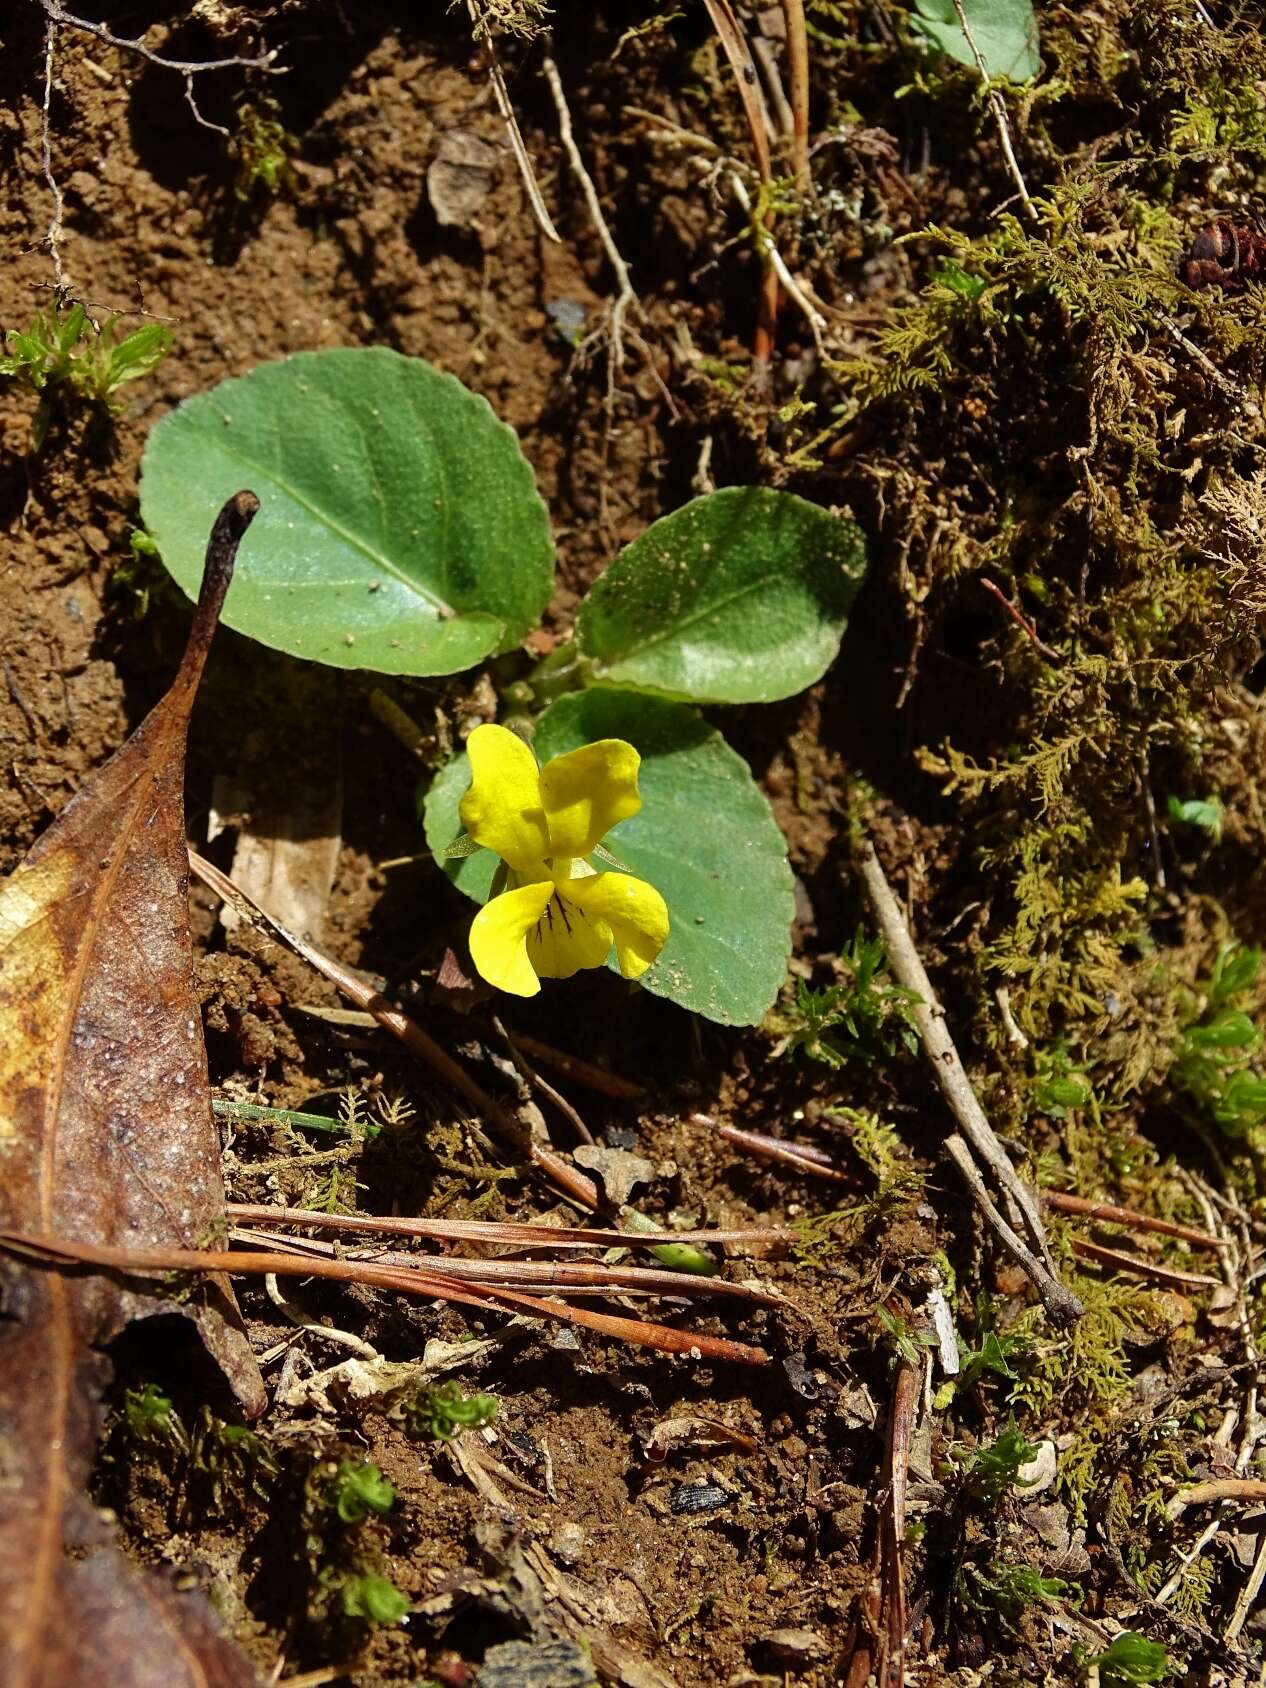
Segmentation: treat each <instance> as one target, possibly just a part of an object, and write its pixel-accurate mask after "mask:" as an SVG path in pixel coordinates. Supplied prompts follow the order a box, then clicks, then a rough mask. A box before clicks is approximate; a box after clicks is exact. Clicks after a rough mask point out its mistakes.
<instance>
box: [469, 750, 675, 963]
mask: <svg viewBox="0 0 1266 1688" xmlns="http://www.w3.org/2000/svg"><path fill="white" fill-rule="evenodd" d="M466 749H467V752H468V754H469V756H470V773H471V780H470V789H469V790H468V791H467V793H466V795H465V796H464V797H463V798H462V800H461V805H460V813H461V817H462V825H463V826H464V827H465V828H466V831H467V833H468V835H469V837H470V838H471V840H472V841H473V842H474V843H475V844H479V845H482V846H484V847H485V848H486V849H489V850H493V851H495V852H496V854H497V855H498V856H500V857H501V859H502V861H503V862H504V863H505V864H506V889H505V890H504V891H502V892H501V894H500V895H499V896H496V897H492V898H490V899H489V901H488V902H487V903H486V904H485V905H484V907H483V908H481V909H480V911H479V913H478V914H477V915H476V916H475V919H474V923H473V925H472V926H471V929H470V953H471V958H472V960H473V961H474V963H475V966H476V968H477V969H478V971H479V972H480V973H481V974H482V975H483V977H484V978H485V979H487V981H488V983H489V984H490V985H495V986H496V987H497V989H498V990H503V991H510V992H511V993H512V994H513V995H515V996H535V995H536V993H537V992H538V991H539V990H540V988H541V980H542V979H569V978H570V977H571V976H572V974H573V973H575V972H577V971H579V969H580V968H582V967H601V966H602V964H603V962H604V961H605V960H606V959H607V956H608V955H609V954H610V953H611V946H612V944H614V945H615V953H616V956H617V958H618V960H619V963H620V971H621V973H623V975H624V977H625V978H626V979H636V978H639V977H640V976H641V975H642V974H643V973H645V971H646V969H647V968H648V967H649V966H650V964H651V962H652V961H654V959H655V957H656V956H657V955H658V954H659V952H660V950H661V949H662V948H663V947H664V940H665V939H666V938H667V936H668V909H667V907H666V905H665V903H664V899H663V898H662V897H661V896H660V894H659V892H658V891H657V890H655V888H654V886H652V885H648V884H646V882H645V881H644V880H641V879H635V878H634V877H633V875H632V874H630V873H599V872H598V871H597V870H596V869H595V868H593V867H591V866H590V864H589V862H588V861H586V859H585V858H586V857H587V856H590V855H592V854H593V853H594V851H595V850H596V849H597V848H598V847H599V845H600V844H601V842H602V839H603V838H604V836H605V835H606V833H607V832H608V831H610V829H611V828H612V827H613V826H615V825H616V823H617V822H618V821H623V820H627V819H628V818H629V816H630V815H635V814H636V813H637V812H638V810H639V809H640V808H641V807H642V799H641V798H640V797H639V796H638V791H637V770H638V767H639V766H640V763H641V758H640V757H639V755H638V753H637V751H636V750H634V748H633V746H632V745H631V744H626V743H625V742H624V740H623V739H599V741H598V742H597V743H596V744H586V745H583V746H582V747H581V748H580V749H579V750H570V751H568V752H567V754H566V755H565V756H556V757H555V758H554V760H553V761H552V762H547V763H546V765H545V767H543V768H538V767H537V763H536V757H535V756H533V754H532V752H531V751H530V750H529V749H528V747H527V745H526V744H524V742H523V740H522V739H521V738H518V737H517V736H516V735H515V734H514V733H512V732H510V731H509V730H508V729H507V728H505V727H493V726H485V727H476V728H475V730H474V732H473V733H472V734H471V735H470V739H469V741H468V742H467V745H466Z"/></svg>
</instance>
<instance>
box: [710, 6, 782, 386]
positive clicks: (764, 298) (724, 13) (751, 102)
mask: <svg viewBox="0 0 1266 1688" xmlns="http://www.w3.org/2000/svg"><path fill="white" fill-rule="evenodd" d="M704 5H705V6H706V7H707V9H708V16H709V17H710V18H711V20H712V27H713V29H715V30H716V32H717V36H718V38H719V40H720V42H721V49H722V51H723V52H724V54H725V56H726V58H727V59H728V60H729V62H730V69H731V70H732V71H733V72H734V80H735V82H736V84H737V85H738V92H739V99H740V100H741V101H742V105H743V113H744V116H745V117H746V118H747V127H748V129H749V130H750V132H751V136H752V150H753V152H755V154H756V169H757V173H758V175H759V176H760V183H761V188H762V189H763V190H764V191H765V192H766V193H767V194H768V193H769V192H771V190H772V188H773V183H774V173H773V168H772V165H771V162H770V157H769V136H768V134H767V132H766V127H765V124H766V118H765V112H764V109H763V107H762V103H761V97H760V83H759V82H758V81H757V79H756V66H755V64H754V63H753V61H752V55H751V53H750V51H749V50H748V46H747V40H746V37H745V36H744V34H743V30H742V27H741V26H740V24H739V21H738V18H737V16H736V15H735V12H734V8H733V6H732V5H731V4H730V0H704ZM764 227H765V230H766V232H767V233H770V234H772V232H773V227H774V212H773V208H772V207H770V209H768V210H767V211H766V213H765V217H764ZM760 258H761V290H760V308H759V314H758V318H757V323H756V338H755V341H754V343H753V346H752V355H753V357H754V358H755V359H756V362H757V363H758V364H760V365H762V366H765V367H767V366H768V365H769V363H770V361H771V359H772V358H773V355H774V334H775V331H776V329H777V326H778V276H777V274H776V273H775V271H774V266H773V262H772V260H771V257H770V253H769V250H768V248H767V247H765V244H764V243H763V242H762V250H761V253H760Z"/></svg>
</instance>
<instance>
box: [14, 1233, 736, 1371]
mask: <svg viewBox="0 0 1266 1688" xmlns="http://www.w3.org/2000/svg"><path fill="white" fill-rule="evenodd" d="M0 1247H4V1248H7V1249H9V1250H10V1251H11V1252H12V1253H15V1254H21V1255H24V1256H26V1257H27V1258H30V1259H34V1260H37V1261H40V1262H42V1263H44V1264H47V1265H50V1266H66V1265H74V1266H90V1267H98V1268H103V1269H105V1270H107V1271H112V1272H127V1273H130V1274H134V1275H144V1276H151V1275H153V1273H155V1272H199V1273H204V1272H229V1273H234V1274H236V1275H239V1276H242V1275H245V1276H251V1277H261V1276H265V1275H266V1274H268V1273H270V1272H271V1273H274V1274H276V1276H278V1277H305V1278H330V1279H332V1280H333V1281H334V1282H336V1283H344V1284H367V1285H369V1286H370V1287H371V1288H374V1289H388V1290H395V1291H397V1292H398V1293H399V1294H401V1295H418V1296H424V1297H426V1298H427V1299H429V1300H434V1301H449V1302H455V1303H457V1304H459V1305H461V1306H465V1307H482V1308H491V1309H497V1308H500V1309H501V1310H503V1311H508V1312H511V1313H520V1314H525V1315H526V1316H527V1317H529V1318H535V1319H553V1320H555V1321H556V1322H557V1323H559V1324H571V1325H583V1326H584V1327H585V1328H587V1329H589V1330H595V1331H598V1332H600V1333H601V1334H602V1335H604V1336H612V1337H615V1338H617V1339H618V1340H620V1341H623V1342H631V1343H634V1344H636V1345H638V1346H640V1347H645V1348H655V1349H658V1350H659V1351H660V1352H661V1353H668V1354H688V1355H692V1356H694V1355H697V1356H698V1357H700V1358H707V1359H715V1360H737V1361H740V1362H742V1363H744V1364H747V1365H765V1364H766V1363H767V1362H768V1358H769V1356H768V1355H767V1354H766V1353H765V1351H764V1349H763V1348H754V1347H751V1346H749V1345H748V1344H747V1343H744V1342H731V1341H730V1340H729V1339H728V1338H725V1337H717V1336H705V1335H703V1334H702V1333H700V1332H692V1331H679V1330H674V1329H673V1328H672V1326H670V1325H655V1324H649V1323H647V1322H646V1321H644V1320H641V1319H623V1318H617V1317H615V1316H614V1315H611V1314H608V1313H595V1312H594V1311H593V1310H592V1309H590V1308H587V1307H568V1306H565V1305H564V1304H563V1303H562V1302H558V1301H546V1300H540V1299H538V1298H537V1297H535V1296H531V1295H524V1294H522V1293H521V1292H520V1291H518V1290H510V1289H493V1288H490V1287H487V1288H479V1287H476V1286H474V1285H471V1284H462V1283H458V1282H457V1280H456V1279H454V1278H449V1277H444V1276H442V1275H440V1274H439V1273H430V1272H414V1271H403V1270H401V1269H399V1268H392V1267H376V1266H372V1265H368V1264H366V1263H364V1262H362V1261H351V1260H322V1259H314V1258H312V1257H311V1256H309V1255H294V1254H284V1253H249V1254H248V1253H238V1252H236V1251H235V1250H232V1249H186V1248H137V1249H127V1248H110V1247H106V1246H103V1245H98V1244H89V1243H80V1242H73V1241H69V1240H67V1239H65V1238H62V1237H42V1236H36V1235H32V1234H31V1233H29V1232H22V1231H9V1230H0Z"/></svg>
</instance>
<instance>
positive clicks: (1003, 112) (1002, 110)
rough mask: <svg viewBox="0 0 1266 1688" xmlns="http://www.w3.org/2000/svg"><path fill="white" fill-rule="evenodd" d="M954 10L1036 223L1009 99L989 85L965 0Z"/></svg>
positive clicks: (1008, 162)
mask: <svg viewBox="0 0 1266 1688" xmlns="http://www.w3.org/2000/svg"><path fill="white" fill-rule="evenodd" d="M954 10H955V12H956V13H957V14H958V26H959V28H960V29H961V30H962V32H963V35H964V37H965V38H966V41H967V46H968V48H969V49H970V52H971V56H972V58H973V59H975V61H976V69H977V70H978V71H979V72H980V78H981V81H982V82H983V83H984V84H985V88H986V93H985V100H986V102H987V104H988V106H989V109H990V111H991V112H992V113H993V119H994V122H995V123H996V124H997V125H998V138H999V140H1000V141H1001V142H1002V156H1003V158H1004V159H1005V161H1006V166H1007V171H1008V173H1009V175H1010V177H1011V180H1012V181H1013V182H1014V183H1015V189H1016V192H1017V193H1018V194H1019V196H1020V203H1021V204H1022V205H1023V206H1024V211H1025V215H1026V216H1027V217H1028V219H1029V221H1030V222H1031V223H1036V222H1037V221H1038V215H1037V209H1036V207H1035V206H1034V204H1033V201H1032V200H1031V199H1030V198H1029V190H1028V188H1027V187H1025V185H1024V177H1023V175H1022V174H1021V171H1020V165H1019V161H1018V159H1017V158H1016V156H1015V148H1014V147H1013V146H1012V144H1011V126H1010V124H1009V123H1008V122H1007V107H1006V102H1005V100H1004V99H1003V97H1002V95H1001V94H1000V93H999V92H998V90H997V89H996V88H990V87H989V66H988V65H987V64H986V63H985V60H984V55H983V54H982V53H981V51H980V48H979V47H978V46H977V45H976V37H975V35H974V34H973V33H972V27H971V24H970V23H969V22H968V21H967V13H966V12H965V11H964V10H963V0H954Z"/></svg>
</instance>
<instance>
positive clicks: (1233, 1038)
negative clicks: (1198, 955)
mask: <svg viewBox="0 0 1266 1688" xmlns="http://www.w3.org/2000/svg"><path fill="white" fill-rule="evenodd" d="M1261 960H1262V952H1261V951H1260V950H1258V949H1248V948H1245V946H1244V945H1242V944H1240V943H1238V942H1236V941H1235V940H1230V941H1229V942H1227V943H1224V944H1223V945H1222V946H1221V947H1220V949H1219V950H1218V954H1217V959H1216V960H1215V961H1214V964H1213V972H1212V973H1211V974H1210V976H1209V978H1208V979H1204V980H1202V981H1201V983H1200V986H1199V989H1200V993H1201V999H1202V1008H1203V1011H1202V1012H1201V1014H1200V1017H1199V1019H1197V1020H1195V1021H1193V1022H1192V1023H1191V1024H1189V1025H1188V1026H1187V1027H1186V1028H1185V1030H1184V1031H1183V1034H1182V1037H1181V1039H1180V1041H1179V1043H1178V1047H1177V1050H1176V1051H1175V1060H1174V1066H1173V1077H1174V1079H1175V1080H1176V1082H1177V1084H1178V1086H1179V1088H1180V1089H1182V1090H1185V1091H1186V1092H1187V1094H1188V1095H1189V1096H1190V1097H1192V1099H1193V1100H1194V1101H1196V1102H1198V1103H1199V1104H1200V1106H1201V1107H1202V1108H1203V1110H1204V1111H1205V1112H1206V1113H1208V1114H1209V1115H1210V1116H1211V1117H1212V1118H1213V1120H1214V1121H1215V1122H1216V1123H1217V1124H1218V1125H1219V1126H1221V1128H1222V1129H1223V1131H1225V1132H1227V1133H1228V1134H1230V1135H1231V1136H1244V1135H1246V1134H1247V1133H1249V1132H1251V1131H1253V1130H1254V1129H1255V1128H1256V1127H1258V1126H1260V1125H1262V1124H1263V1123H1266V1079H1263V1078H1261V1077H1259V1075H1258V1074H1257V1073H1256V1072H1255V1071H1254V1070H1253V1066H1252V1058H1253V1056H1254V1055H1255V1054H1256V1053H1257V1052H1258V1051H1259V1050H1260V1048H1261V1046H1262V1034H1261V1030H1260V1028H1259V1027H1258V1026H1257V1025H1256V1024H1255V1022H1254V1021H1253V1020H1252V1019H1250V1018H1249V1016H1248V1014H1247V1013H1245V1011H1244V1009H1243V1008H1241V1007H1240V1006H1239V1001H1240V999H1241V998H1242V997H1243V996H1244V995H1245V994H1246V993H1247V992H1248V991H1250V990H1251V989H1252V987H1253V985H1254V984H1255V983H1256V981H1257V974H1258V970H1259V968H1260V966H1261Z"/></svg>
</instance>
